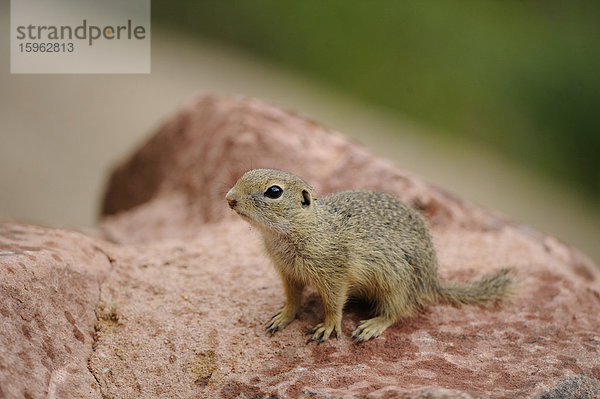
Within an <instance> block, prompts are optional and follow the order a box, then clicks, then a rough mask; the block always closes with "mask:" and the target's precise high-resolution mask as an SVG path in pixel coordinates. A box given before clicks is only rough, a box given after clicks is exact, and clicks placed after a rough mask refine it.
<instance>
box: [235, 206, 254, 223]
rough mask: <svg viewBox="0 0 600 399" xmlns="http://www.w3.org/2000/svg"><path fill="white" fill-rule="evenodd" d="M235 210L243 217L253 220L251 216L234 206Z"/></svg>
mask: <svg viewBox="0 0 600 399" xmlns="http://www.w3.org/2000/svg"><path fill="white" fill-rule="evenodd" d="M233 210H234V211H235V213H237V214H238V215H240V216H241V217H242V218H244V219H248V220H253V219H252V218H251V217H250V216H248V215H247V214H245V213H244V212H242V211H240V210H239V209H237V208H234V209H233Z"/></svg>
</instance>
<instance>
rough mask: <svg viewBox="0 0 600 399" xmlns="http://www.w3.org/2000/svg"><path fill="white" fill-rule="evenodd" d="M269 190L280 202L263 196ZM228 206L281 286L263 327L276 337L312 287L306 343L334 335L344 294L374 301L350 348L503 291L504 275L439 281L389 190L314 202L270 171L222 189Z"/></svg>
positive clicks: (423, 230) (427, 246)
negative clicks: (277, 305)
mask: <svg viewBox="0 0 600 399" xmlns="http://www.w3.org/2000/svg"><path fill="white" fill-rule="evenodd" d="M273 185H277V186H279V187H280V188H281V189H282V190H283V194H282V195H281V197H279V198H275V199H273V198H268V197H267V196H266V195H265V192H266V190H267V189H268V188H269V187H271V186H273ZM227 200H228V202H229V205H230V207H231V208H232V209H233V210H235V211H236V212H237V213H238V214H240V215H241V216H242V217H243V218H244V219H245V220H247V221H248V222H249V223H250V224H251V225H252V226H254V227H256V228H257V229H258V230H259V231H260V233H261V234H262V237H263V240H264V244H265V247H266V249H267V253H268V254H269V255H270V256H271V258H272V260H273V263H274V264H275V268H276V269H277V271H278V272H279V275H280V277H281V280H282V282H283V286H284V290H285V295H286V303H285V306H284V307H283V308H282V309H281V310H280V311H279V312H278V313H277V314H276V315H275V316H273V318H272V319H271V322H270V323H269V324H268V326H267V329H268V331H269V332H275V331H277V330H280V329H282V328H284V327H285V326H286V325H287V324H289V323H290V322H291V321H292V320H294V318H295V317H296V313H297V312H298V309H299V307H300V296H301V293H302V289H303V288H304V287H305V286H307V285H309V286H312V287H314V288H316V289H317V291H318V292H319V294H320V296H321V298H322V300H323V306H324V308H325V320H323V322H322V323H319V324H317V326H315V328H314V329H313V330H311V331H310V334H312V336H311V338H310V339H309V342H310V341H312V340H315V339H318V340H319V342H323V341H325V340H327V339H328V338H329V336H330V335H331V333H332V332H333V331H335V332H336V335H337V336H338V337H339V336H340V335H341V320H342V308H343V306H344V304H345V302H346V300H347V298H348V297H349V296H353V297H359V298H364V299H365V300H368V301H371V302H372V303H374V304H375V313H376V317H374V318H372V319H369V320H365V321H362V322H361V323H359V325H358V327H357V328H356V330H354V332H353V334H352V336H353V337H355V338H356V340H357V341H358V342H360V341H366V340H368V339H371V338H373V337H376V336H378V335H380V334H381V333H382V332H383V331H384V330H385V329H386V328H387V327H389V326H390V325H392V324H393V323H395V322H396V321H398V320H400V319H402V318H407V317H411V316H414V315H415V314H416V313H417V311H418V310H419V309H421V308H422V307H424V306H426V305H429V304H434V303H438V302H445V303H450V304H454V305H461V304H473V303H479V302H483V301H494V300H498V299H500V298H502V297H503V296H505V295H506V293H507V292H508V289H509V287H510V285H511V279H510V277H509V276H508V274H507V270H506V269H503V270H501V271H500V272H498V273H497V274H495V275H493V276H484V277H482V278H481V279H480V280H477V281H475V282H472V283H467V284H454V283H453V284H447V283H442V282H440V279H439V277H438V272H437V267H438V263H437V258H436V255H435V251H434V249H433V245H432V241H431V237H430V235H429V230H428V229H427V226H426V224H425V221H424V219H423V217H422V216H421V215H420V214H419V213H418V212H417V211H415V210H413V209H411V208H410V207H408V206H407V205H406V204H404V203H403V202H402V201H400V200H399V199H398V198H396V197H395V196H393V195H391V194H386V193H379V192H371V191H347V192H341V193H337V194H333V195H330V196H328V197H325V198H323V199H316V198H314V195H313V189H312V188H311V187H310V186H309V185H308V184H307V183H306V182H305V181H304V180H302V179H301V178H300V177H298V176H296V175H293V174H291V173H287V172H283V171H279V170H274V169H256V170H251V171H249V172H247V173H246V174H244V176H242V177H241V178H240V179H239V180H238V182H237V183H236V184H235V186H234V187H233V188H232V189H231V190H230V191H229V192H228V193H227Z"/></svg>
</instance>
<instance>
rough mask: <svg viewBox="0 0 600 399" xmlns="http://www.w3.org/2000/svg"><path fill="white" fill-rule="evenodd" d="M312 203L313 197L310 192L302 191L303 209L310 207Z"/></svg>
mask: <svg viewBox="0 0 600 399" xmlns="http://www.w3.org/2000/svg"><path fill="white" fill-rule="evenodd" d="M311 203H312V196H311V195H310V193H309V192H308V190H302V207H303V208H306V207H309V206H310V204H311Z"/></svg>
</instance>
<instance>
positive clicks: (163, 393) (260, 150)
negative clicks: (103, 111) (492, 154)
mask: <svg viewBox="0 0 600 399" xmlns="http://www.w3.org/2000/svg"><path fill="white" fill-rule="evenodd" d="M255 167H277V168H280V169H285V170H289V171H291V172H294V173H297V174H299V175H301V176H303V177H304V178H305V179H306V180H307V181H309V182H310V183H311V184H312V185H313V186H314V187H315V188H316V190H317V193H319V194H320V195H323V194H326V193H328V192H332V191H337V190H342V189H347V188H371V189H377V190H385V191H389V192H393V193H395V194H396V195H398V196H400V197H401V198H402V199H404V200H405V201H407V202H409V203H411V204H412V205H414V206H416V207H418V209H420V210H421V211H423V213H424V214H425V215H426V216H427V218H428V220H429V223H430V225H431V227H432V233H433V235H434V241H435V245H436V248H437V250H438V255H439V258H440V265H441V266H440V271H441V274H442V275H443V276H444V277H445V278H447V279H451V280H467V279H471V278H474V277H476V276H478V275H480V274H481V273H484V272H486V271H492V270H496V269H499V268H501V267H505V266H510V267H512V268H513V269H514V274H515V278H516V279H517V280H518V288H517V291H516V293H515V295H514V296H513V297H512V298H510V299H509V300H507V301H505V302H503V303H500V304H496V305H492V306H487V307H476V306H465V307H463V308H460V309H457V308H453V307H449V306H442V305H439V306H433V307H431V308H429V309H427V310H426V311H425V312H424V314H422V315H420V316H419V317H417V318H414V319H412V320H407V321H406V322H404V323H399V324H397V325H395V326H392V327H390V328H389V329H388V330H387V331H386V332H385V333H384V334H383V335H382V336H381V337H379V338H377V339H375V340H372V341H369V342H366V343H364V344H362V345H358V346H357V345H354V344H352V341H351V340H350V338H349V335H350V333H351V331H352V330H353V328H354V326H355V324H356V323H357V322H358V321H359V320H360V319H363V318H365V317H366V316H367V314H368V311H369V310H368V307H366V306H365V305H364V304H360V303H351V304H349V305H348V306H347V307H346V309H345V311H344V319H343V322H342V330H343V337H341V338H340V339H339V340H335V339H333V340H330V341H328V342H326V343H324V344H321V345H320V346H317V345H314V344H310V345H306V344H305V340H306V339H305V336H304V334H305V333H306V332H307V331H308V330H309V329H310V328H312V327H313V325H314V324H316V323H318V322H319V321H320V319H321V318H322V317H323V310H322V306H321V301H320V298H319V297H318V295H317V294H316V293H315V292H314V291H312V290H308V291H307V292H305V295H304V298H303V306H302V309H301V313H300V315H299V317H298V319H297V320H296V321H294V322H293V323H292V324H290V325H289V326H288V327H287V328H286V329H285V330H283V331H281V332H278V333H277V334H276V335H274V336H267V335H265V332H264V325H265V323H266V322H267V321H268V320H269V319H270V317H271V316H272V314H273V313H274V312H275V311H276V310H277V309H278V308H279V307H280V306H281V305H282V304H283V298H284V297H283V292H282V287H281V285H280V282H279V281H278V278H277V276H276V273H275V271H274V269H273V267H272V266H271V265H270V263H269V260H268V259H267V258H266V257H265V255H264V253H263V251H262V249H261V247H260V242H259V239H258V235H257V233H256V232H254V231H252V230H251V229H250V228H249V226H248V225H247V224H246V223H245V222H244V221H242V220H241V219H240V218H239V217H237V216H236V215H232V212H230V211H229V210H228V209H227V207H226V204H225V201H224V199H223V198H224V194H225V192H226V191H227V190H228V189H229V187H230V186H231V185H233V183H234V182H235V180H236V179H237V178H238V177H239V176H240V175H241V174H242V173H243V172H244V171H246V170H247V169H250V168H255ZM103 210H104V214H105V216H104V217H103V219H102V221H101V223H100V226H99V227H98V230H97V231H96V232H95V233H94V235H95V236H96V238H91V237H86V236H84V235H82V234H78V233H73V232H67V231H62V230H52V229H43V228H39V227H34V226H27V225H19V224H4V225H2V229H3V230H2V232H5V231H8V232H9V233H8V235H9V236H10V237H11V238H10V239H7V238H5V237H4V236H5V234H6V233H3V234H0V238H1V242H2V244H0V263H1V268H0V273H2V280H1V281H2V291H1V292H0V297H1V302H0V310H1V312H0V317H2V318H3V323H2V325H3V326H4V325H7V326H8V329H7V332H2V333H0V389H1V390H0V398H2V397H7V398H12V397H23V396H25V392H27V394H28V395H29V396H30V397H43V396H44V395H47V396H49V397H52V395H54V397H61V398H62V397H94V395H96V397H99V396H100V395H101V396H103V397H110V398H135V397H140V398H146V397H161V398H163V397H164V398H194V397H221V398H237V397H245V398H252V397H255V398H268V397H272V398H274V397H279V398H288V397H289V398H294V397H300V398H338V397H365V398H390V397H401V398H417V397H431V398H479V397H536V395H537V397H558V396H557V395H563V394H564V395H572V397H576V396H575V395H577V394H580V395H581V396H582V397H585V396H583V395H585V394H587V395H588V396H589V397H594V396H593V395H596V396H597V392H598V389H597V386H598V380H599V379H600V360H599V359H600V354H599V351H600V336H599V334H598V331H600V312H599V310H600V272H599V270H598V268H597V266H596V265H594V264H593V263H592V262H591V261H590V260H589V259H588V258H586V257H585V256H584V255H582V254H580V253H579V252H578V251H576V250H574V249H572V248H571V247H569V246H568V245H566V244H564V243H561V242H560V241H558V240H556V239H555V238H552V237H548V236H544V235H543V234H541V233H538V232H535V231H534V230H532V229H530V228H526V227H523V226H519V225H515V224H512V223H510V222H508V221H506V220H504V218H502V217H499V216H498V215H496V214H494V213H493V212H490V211H487V210H485V209H481V208H479V207H477V206H475V205H473V204H470V203H468V202H467V201H463V200H460V199H458V198H455V197H453V196H452V195H450V194H448V193H447V192H446V191H444V190H442V189H440V188H437V187H433V186H431V185H429V184H426V183H425V182H423V181H421V180H420V179H419V178H417V177H416V176H413V175H411V174H409V173H406V172H403V171H400V170H398V169H396V168H395V167H394V166H393V165H391V164H390V163H388V162H386V161H384V160H381V159H378V158H376V157H374V156H372V155H371V154H369V153H368V152H366V151H365V150H364V149H362V148H360V147H359V146H357V145H356V144H353V143H349V142H348V141H347V140H345V139H344V138H343V137H342V136H341V135H339V134H338V133H335V132H330V131H327V130H326V129H324V128H322V127H320V126H319V125H317V124H316V123H314V122H311V121H308V120H306V119H304V118H302V117H299V116H297V115H295V114H291V113H289V112H286V111H282V110H280V109H278V108H276V107H273V106H269V105H266V104H264V103H261V102H259V101H257V100H252V99H227V98H226V99H221V98H215V97H200V98H196V99H193V100H192V101H190V102H189V103H188V104H187V105H186V106H185V107H184V108H183V109H182V110H181V111H180V112H179V113H178V114H176V115H174V116H173V117H172V118H171V119H170V120H168V121H167V122H166V123H165V124H164V125H163V126H162V127H161V128H159V129H158V131H157V132H156V133H155V134H154V135H153V136H152V137H151V138H150V139H149V140H148V142H147V143H146V144H144V145H143V146H141V147H140V148H139V149H138V150H137V151H136V152H135V153H134V154H133V155H132V156H131V157H130V158H128V159H127V160H126V161H124V162H123V163H122V164H121V165H119V166H118V167H117V168H116V169H115V171H114V173H113V174H112V176H111V179H110V182H109V185H108V189H107V192H106V196H105V199H104V207H103ZM15 229H16V230H17V231H18V232H21V233H14V232H13V233H10V231H12V230H15ZM48 237H52V238H50V239H48ZM50 242H51V243H50ZM5 248H6V249H5ZM25 248H35V249H25ZM29 250H31V251H36V252H35V257H33V258H31V259H30V258H28V257H27V255H30V256H33V255H32V254H29V253H24V251H29ZM2 251H10V252H11V253H8V252H2ZM53 254H56V255H57V256H58V257H59V259H60V260H58V259H56V258H54V257H53V256H52V255H53ZM27 262H29V263H27ZM20 263H23V264H24V265H25V268H26V269H27V270H25V269H23V268H22V267H21V266H20ZM32 270H35V273H33V272H32ZM28 273H30V274H28ZM57 276H60V278H59V277H57ZM34 294H35V295H34ZM36 295H37V296H36ZM6 298H9V300H8V301H7V300H6ZM41 298H48V301H46V303H44V301H43V300H42V299H41ZM74 303H77V304H78V305H74ZM7 304H9V305H7ZM66 310H68V312H69V314H70V315H71V318H68V317H67V316H66V313H65V311H66ZM71 319H73V320H72V321H71ZM27 320H29V321H27ZM38 320H40V321H41V323H42V324H40V322H38ZM26 321H27V323H29V324H27V327H28V328H25V329H23V327H22V326H23V325H25V324H26ZM41 325H43V326H44V329H42V328H41V327H40V326H41ZM75 326H76V327H77V329H79V330H80V331H81V332H82V335H83V337H84V339H83V342H82V341H80V340H79V339H78V338H77V334H75V333H74V331H75V330H74V327H75ZM93 329H95V334H92V331H93ZM92 336H93V337H94V340H93V342H92V339H91V337H92ZM46 341H48V342H51V344H52V346H51V347H52V348H54V351H51V352H49V353H53V354H54V355H53V356H54V358H51V357H50V354H49V353H47V352H46V351H45V348H48V347H50V346H49V345H48V344H46ZM59 342H60V343H62V344H63V345H67V346H69V349H70V350H71V353H65V352H60V354H57V353H59V350H58V349H57V348H59V347H60V344H59ZM88 357H89V362H88V363H87V364H86V359H87V358H88ZM5 359H9V360H5ZM23 359H29V360H30V362H29V363H28V362H27V360H23ZM53 381H54V382H53ZM57 387H60V389H59V388H57ZM86 389H88V390H89V393H88V392H87V391H85V390H86ZM58 392H60V394H59V393H58ZM544 395H546V396H544ZM548 395H550V396H548ZM551 395H554V396H551ZM567 397H568V396H567Z"/></svg>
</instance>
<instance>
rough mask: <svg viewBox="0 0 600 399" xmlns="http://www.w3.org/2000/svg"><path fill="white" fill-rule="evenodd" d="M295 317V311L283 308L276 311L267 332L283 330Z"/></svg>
mask: <svg viewBox="0 0 600 399" xmlns="http://www.w3.org/2000/svg"><path fill="white" fill-rule="evenodd" d="M295 318H296V314H295V313H294V312H290V311H288V310H287V309H286V308H282V309H281V310H280V311H279V312H277V313H275V316H273V318H272V319H271V321H270V322H269V324H267V333H274V332H275V331H279V330H283V329H284V328H285V326H287V325H288V324H290V323H291V322H292V321H293V320H294V319H295Z"/></svg>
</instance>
